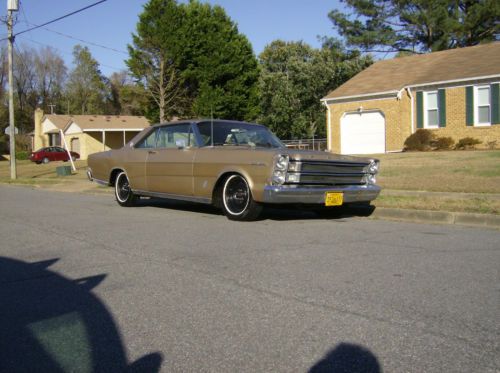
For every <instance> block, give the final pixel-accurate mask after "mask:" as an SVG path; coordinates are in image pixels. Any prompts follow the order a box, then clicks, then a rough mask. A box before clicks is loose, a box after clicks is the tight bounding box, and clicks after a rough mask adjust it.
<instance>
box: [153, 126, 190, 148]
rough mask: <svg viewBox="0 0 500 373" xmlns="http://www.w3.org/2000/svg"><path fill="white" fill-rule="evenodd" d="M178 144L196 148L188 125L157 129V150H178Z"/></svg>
mask: <svg viewBox="0 0 500 373" xmlns="http://www.w3.org/2000/svg"><path fill="white" fill-rule="evenodd" d="M179 144H183V147H192V146H196V142H195V140H194V134H193V132H192V130H191V125H190V124H179V125H173V126H164V127H160V128H159V132H158V141H157V143H156V147H157V148H166V149H173V148H178V147H179Z"/></svg>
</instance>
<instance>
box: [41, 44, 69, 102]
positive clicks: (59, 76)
mask: <svg viewBox="0 0 500 373" xmlns="http://www.w3.org/2000/svg"><path fill="white" fill-rule="evenodd" d="M34 65H35V75H36V89H37V93H38V100H39V102H38V104H39V105H40V106H41V107H42V108H43V109H44V110H45V111H48V109H49V105H57V104H58V103H60V101H61V98H62V92H63V86H64V82H65V79H66V77H67V68H66V65H65V64H64V61H63V59H62V58H61V57H60V56H59V55H58V54H57V52H56V51H55V50H54V49H53V48H51V47H45V48H41V49H40V50H39V51H38V53H37V54H36V55H35V58H34Z"/></svg>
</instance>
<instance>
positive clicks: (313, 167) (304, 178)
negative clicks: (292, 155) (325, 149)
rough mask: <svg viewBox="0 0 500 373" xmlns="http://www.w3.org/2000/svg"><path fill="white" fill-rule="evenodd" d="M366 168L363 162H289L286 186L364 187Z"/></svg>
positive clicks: (366, 164)
mask: <svg viewBox="0 0 500 373" xmlns="http://www.w3.org/2000/svg"><path fill="white" fill-rule="evenodd" d="M366 166H368V163H365V162H346V161H312V160H307V161H306V160H290V162H289V165H288V177H287V184H296V185H329V186H330V185H364V184H366V180H365V175H366V171H365V168H366ZM293 175H294V176H293ZM297 178H298V179H297Z"/></svg>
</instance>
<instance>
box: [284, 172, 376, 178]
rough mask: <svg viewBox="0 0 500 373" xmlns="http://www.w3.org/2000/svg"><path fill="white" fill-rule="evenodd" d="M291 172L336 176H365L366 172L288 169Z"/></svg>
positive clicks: (301, 174) (303, 174)
mask: <svg viewBox="0 0 500 373" xmlns="http://www.w3.org/2000/svg"><path fill="white" fill-rule="evenodd" d="M288 173H289V174H299V175H300V176H326V177H328V176H334V177H353V176H354V177H355V176H360V177H363V176H365V175H366V172H343V173H340V172H338V173H337V172H324V171H288Z"/></svg>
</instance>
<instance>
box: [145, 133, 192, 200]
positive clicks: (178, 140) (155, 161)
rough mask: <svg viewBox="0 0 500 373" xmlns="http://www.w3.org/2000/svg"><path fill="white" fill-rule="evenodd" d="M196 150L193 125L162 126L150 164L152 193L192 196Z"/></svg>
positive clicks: (148, 163)
mask: <svg viewBox="0 0 500 373" xmlns="http://www.w3.org/2000/svg"><path fill="white" fill-rule="evenodd" d="M196 150H197V147H196V144H195V140H194V134H193V131H192V128H191V124H189V123H184V124H175V125H167V126H163V127H159V129H158V136H157V140H156V148H155V149H154V151H151V152H150V153H149V155H148V159H147V162H146V180H147V188H148V191H150V192H156V193H166V194H174V195H182V196H192V195H193V160H194V157H195V154H196Z"/></svg>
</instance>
